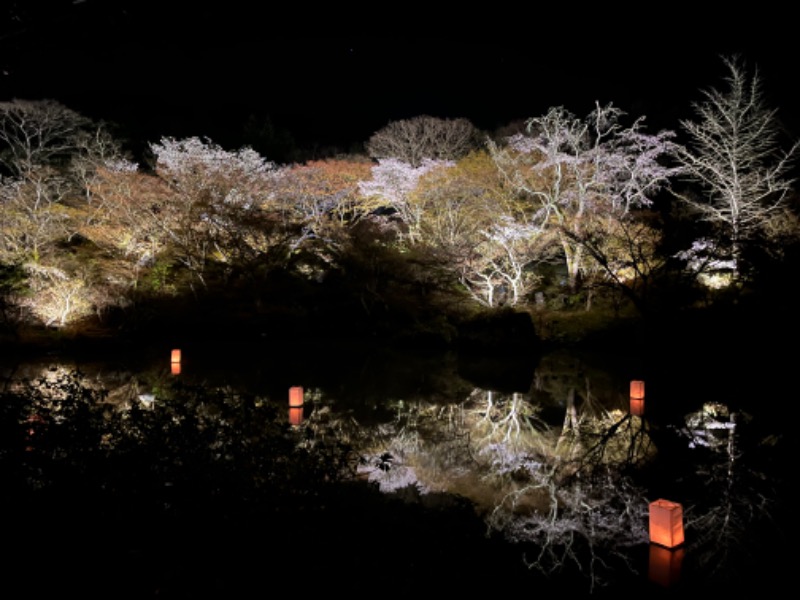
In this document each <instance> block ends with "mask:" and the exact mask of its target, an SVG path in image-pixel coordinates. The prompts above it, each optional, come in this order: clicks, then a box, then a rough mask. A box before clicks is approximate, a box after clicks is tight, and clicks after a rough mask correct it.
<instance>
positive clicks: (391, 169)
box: [358, 158, 454, 245]
mask: <svg viewBox="0 0 800 600" xmlns="http://www.w3.org/2000/svg"><path fill="white" fill-rule="evenodd" d="M453 165H454V163H453V162H452V161H444V160H432V159H424V160H422V161H421V163H420V164H419V165H417V166H415V165H414V164H412V163H409V162H406V161H403V160H399V159H396V158H387V159H382V160H379V161H378V164H376V165H374V166H373V167H372V178H371V179H368V180H365V181H362V182H360V183H359V186H358V187H359V191H360V192H361V194H363V195H364V196H365V197H367V198H376V199H378V200H381V201H382V202H383V203H384V204H385V206H386V207H388V208H391V209H392V210H394V211H395V212H396V213H397V215H398V217H399V218H400V220H401V221H402V222H403V225H404V226H405V230H404V233H403V237H404V238H405V239H406V240H407V242H408V243H409V244H410V245H414V244H416V243H419V242H421V241H422V223H423V221H424V218H425V205H424V202H420V201H419V199H418V198H417V197H416V196H415V195H414V191H415V190H416V189H417V185H418V184H419V181H420V179H421V178H422V177H424V176H425V175H427V174H428V173H430V172H431V171H433V170H435V169H439V168H449V167H452V166H453Z"/></svg>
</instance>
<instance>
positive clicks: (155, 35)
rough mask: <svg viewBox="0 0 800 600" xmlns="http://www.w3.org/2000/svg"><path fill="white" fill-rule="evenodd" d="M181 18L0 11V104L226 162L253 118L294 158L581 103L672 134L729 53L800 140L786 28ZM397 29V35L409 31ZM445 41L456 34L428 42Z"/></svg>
mask: <svg viewBox="0 0 800 600" xmlns="http://www.w3.org/2000/svg"><path fill="white" fill-rule="evenodd" d="M186 6H192V7H193V8H192V9H191V10H189V9H186V8H181V7H180V3H175V4H174V5H172V4H170V3H169V2H168V1H167V0H162V2H153V1H152V0H139V1H138V2H135V1H131V2H115V1H113V0H102V1H101V0H77V1H75V0H61V1H57V0H49V1H46V0H29V1H27V2H23V1H19V2H13V1H12V2H11V3H10V6H9V8H7V9H0V10H4V11H5V12H4V13H2V18H3V21H2V25H1V26H0V69H2V70H1V71H0V100H8V99H11V98H28V99H44V98H51V99H56V100H59V101H61V102H62V103H64V104H66V105H67V106H69V107H70V108H73V109H75V110H77V111H79V112H82V113H83V114H85V115H86V116H89V117H92V118H95V119H102V120H108V121H111V122H116V123H120V124H123V125H124V127H125V130H126V131H127V132H128V134H129V135H134V136H138V137H140V138H142V139H146V140H149V141H158V139H159V138H160V137H161V136H165V135H171V136H176V137H182V136H190V135H199V136H207V137H209V138H211V139H212V140H214V141H217V142H219V143H222V144H223V145H234V144H235V140H236V136H237V135H238V133H239V132H241V131H242V128H243V126H244V122H245V121H246V120H247V118H248V116H250V115H255V116H256V117H258V118H259V119H264V118H267V117H268V118H269V119H270V120H271V121H272V122H273V124H275V125H276V126H278V127H281V128H284V129H287V130H289V131H290V132H292V134H293V135H294V137H295V138H296V139H297V141H298V143H300V144H319V145H328V144H335V145H339V146H342V147H352V145H354V144H358V143H360V142H364V141H366V140H367V139H368V138H369V136H370V135H371V134H372V133H374V132H375V131H377V130H378V129H380V128H381V127H383V126H384V125H386V124H387V123H388V122H390V121H392V120H396V119H400V118H407V117H413V116H417V115H422V114H428V115H432V116H439V117H449V118H455V117H464V118H468V119H470V120H471V121H472V122H473V123H474V124H475V125H476V126H478V127H480V128H481V129H485V130H487V131H491V130H493V129H495V128H497V127H500V126H502V125H505V124H507V123H509V122H511V121H514V120H518V119H525V118H529V117H534V116H539V115H541V114H544V113H545V112H546V110H547V109H548V108H549V107H551V106H565V107H567V108H569V109H570V110H572V111H573V112H575V113H576V114H578V115H580V116H583V115H585V114H586V113H588V112H589V111H590V110H591V109H592V108H593V106H594V102H595V101H599V102H601V103H603V104H605V103H608V102H613V103H614V104H615V105H617V106H619V107H620V108H622V109H624V110H626V111H627V112H628V113H629V114H630V115H631V116H632V117H638V116H646V117H647V123H648V124H649V126H650V128H652V129H661V128H667V129H677V128H678V127H679V124H678V120H679V119H681V118H687V117H691V116H692V115H693V113H692V110H691V102H692V101H696V100H699V99H700V98H701V96H700V91H701V90H702V89H707V88H709V87H724V83H723V82H722V79H721V78H722V77H723V76H724V75H725V70H724V68H723V65H722V61H721V59H720V56H722V55H732V54H734V53H738V54H741V55H742V56H743V57H744V58H745V59H746V60H747V61H748V63H749V64H752V65H757V66H758V68H759V69H760V72H761V75H762V78H763V81H764V89H765V91H766V93H767V94H768V97H769V100H770V102H771V103H772V104H773V105H774V106H775V107H776V108H778V109H779V114H780V115H781V116H782V117H783V118H784V119H785V120H786V122H787V124H788V125H789V126H790V127H791V131H792V132H795V133H796V136H797V137H800V128H798V120H797V118H796V117H797V113H798V112H799V111H798V107H800V91H798V88H800V86H798V85H797V84H796V80H797V77H798V72H800V70H799V69H798V61H797V58H798V56H799V54H798V50H797V49H795V46H800V45H798V44H797V43H796V42H795V41H794V38H793V36H790V35H784V34H783V33H781V30H782V29H784V28H783V27H775V26H774V25H773V26H771V27H772V28H771V29H769V30H768V31H765V25H764V23H762V22H761V20H760V18H759V17H758V14H757V12H753V11H750V12H749V13H748V15H746V16H743V17H742V22H741V23H738V24H737V23H726V22H721V21H719V20H714V21H713V22H711V21H709V22H699V21H697V20H696V19H694V20H693V19H690V18H687V17H685V16H680V17H679V16H677V15H672V16H670V15H664V14H662V15H657V14H656V15H651V16H645V15H641V14H638V13H636V14H628V15H627V17H623V16H622V15H620V16H615V15H613V10H612V9H609V10H607V11H602V12H601V11H599V10H598V11H596V12H595V13H594V14H583V15H582V16H579V17H576V16H575V15H578V14H579V13H580V10H582V9H578V8H576V7H573V9H569V10H567V11H566V12H564V13H563V14H561V13H559V15H558V18H557V19H553V18H552V15H545V14H540V15H538V20H534V19H533V18H532V17H531V16H529V15H524V16H522V15H516V14H515V13H514V11H513V9H512V8H511V6H513V5H509V6H508V7H506V8H505V9H506V13H505V14H503V16H502V18H499V19H498V18H497V17H496V16H493V15H491V14H490V13H481V14H480V15H475V17H476V18H474V19H470V21H469V22H468V23H467V24H464V23H463V22H458V19H459V18H460V17H459V15H458V14H455V15H453V19H454V23H456V22H457V23H458V26H453V27H450V28H445V27H443V23H445V22H446V20H442V19H441V16H440V17H439V18H438V19H437V20H436V22H432V23H431V22H428V21H426V19H428V18H429V17H428V16H427V15H426V14H425V13H420V16H419V21H420V22H424V23H425V24H426V25H428V26H427V27H419V28H418V29H421V30H423V31H424V32H425V35H417V36H415V35H405V36H400V35H396V34H392V33H391V32H389V31H387V32H386V35H375V33H376V32H377V33H380V32H381V31H382V30H383V25H386V24H387V23H390V24H395V22H394V21H393V19H392V15H391V13H387V14H385V15H383V16H382V17H380V18H378V17H376V15H375V14H374V12H368V11H366V9H362V14H361V18H362V19H366V20H365V21H364V22H363V25H362V26H360V27H353V24H354V22H353V19H356V18H358V12H357V11H353V12H352V13H345V12H342V13H341V14H339V15H338V16H339V17H341V18H342V20H349V22H348V26H347V27H346V28H345V27H341V26H339V25H338V24H337V23H334V22H333V21H331V22H330V26H329V27H320V24H321V23H323V24H324V23H325V18H328V17H329V18H331V19H333V18H334V13H335V11H334V10H331V11H330V15H322V16H321V18H319V19H316V20H315V21H314V27H310V26H308V23H306V21H304V20H303V13H304V12H306V13H310V12H312V11H313V10H315V9H313V8H312V7H311V6H310V5H308V4H302V5H301V4H300V3H298V4H297V7H296V10H293V11H290V12H286V13H281V14H279V13H277V12H275V9H273V10H272V11H271V12H270V11H267V12H266V15H265V9H264V5H263V4H260V3H258V2H249V3H241V2H238V0H228V2H225V1H221V2H217V3H214V4H208V5H206V7H205V8H202V7H201V6H202V3H200V2H195V3H191V4H184V7H186ZM286 6H289V5H286ZM567 8H568V7H567ZM382 10H384V11H389V10H391V9H390V8H389V7H386V8H384V9H382ZM563 10H564V7H563V6H562V12H563ZM754 10H755V9H754ZM651 12H652V11H651ZM573 13H575V14H573ZM770 14H771V17H770V18H773V19H777V21H775V22H780V13H775V12H774V11H770ZM625 18H627V19H628V20H629V22H626V21H625V20H624V19H625ZM765 18H766V17H765ZM789 18H790V17H789V16H788V15H787V16H786V19H787V23H788V19H789ZM523 19H524V20H523ZM636 19H639V20H638V21H637V20H636ZM518 20H523V23H524V24H525V26H524V27H518V25H519V24H520V23H518V22H517V21H518ZM571 20H572V21H571ZM408 21H410V19H407V18H406V19H404V20H403V21H402V22H400V23H401V25H402V26H400V27H397V28H396V29H398V30H400V31H411V28H409V27H405V25H406V24H407V22H408ZM355 23H356V24H357V22H355ZM509 26H512V29H507V27H509ZM364 31H366V32H369V33H372V34H373V35H364V34H363V32H364ZM453 31H456V32H458V33H461V34H462V35H459V36H450V35H438V36H437V35H432V34H435V33H437V32H443V33H448V34H449V33H452V32H453ZM464 33H468V35H463V34H464ZM793 113H794V114H793ZM268 158H269V157H268Z"/></svg>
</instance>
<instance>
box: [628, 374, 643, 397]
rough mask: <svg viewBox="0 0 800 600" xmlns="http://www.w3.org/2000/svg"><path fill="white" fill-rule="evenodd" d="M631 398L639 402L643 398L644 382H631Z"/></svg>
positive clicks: (637, 380) (636, 380) (635, 380)
mask: <svg viewBox="0 0 800 600" xmlns="http://www.w3.org/2000/svg"><path fill="white" fill-rule="evenodd" d="M631 398H636V399H637V400H641V399H642V398H644V381H641V380H639V379H634V380H633V381H631Z"/></svg>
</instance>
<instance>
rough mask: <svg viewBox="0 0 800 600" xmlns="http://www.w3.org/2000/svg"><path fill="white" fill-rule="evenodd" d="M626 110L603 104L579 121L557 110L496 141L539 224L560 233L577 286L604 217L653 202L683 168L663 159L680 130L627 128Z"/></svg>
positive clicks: (501, 164)
mask: <svg viewBox="0 0 800 600" xmlns="http://www.w3.org/2000/svg"><path fill="white" fill-rule="evenodd" d="M623 114H624V113H623V112H622V111H621V110H619V109H617V108H615V107H613V106H612V105H607V106H600V105H597V106H596V108H595V110H594V111H592V112H591V113H590V114H589V115H588V116H587V117H586V118H585V119H579V118H577V117H575V116H574V115H572V114H571V113H569V112H568V111H566V110H565V109H564V108H561V107H557V108H551V109H550V110H549V111H548V113H547V114H546V115H544V116H543V117H538V118H533V119H530V120H529V121H528V125H527V132H526V133H524V134H516V135H514V136H512V137H510V138H508V140H507V144H506V145H505V146H500V145H498V144H496V143H490V145H489V148H490V151H491V152H492V156H493V157H494V159H495V162H496V164H497V166H498V169H499V170H500V171H501V172H502V173H503V174H504V176H505V177H506V178H507V180H508V182H509V185H511V186H512V187H514V188H515V189H516V190H517V191H518V192H519V194H520V195H521V197H522V198H523V199H525V200H526V201H527V202H529V203H530V208H529V210H528V214H529V215H530V219H531V223H532V224H533V225H535V226H536V227H538V228H540V229H542V230H545V229H546V230H551V231H554V232H555V233H556V235H557V236H558V240H559V244H560V247H561V252H562V256H563V259H564V262H565V266H566V270H567V276H568V284H569V287H570V289H572V290H576V289H578V287H579V284H580V278H581V273H582V271H583V269H584V266H585V261H586V258H587V257H586V254H587V252H586V248H585V244H584V239H585V237H586V235H587V232H591V231H593V230H594V229H595V228H596V227H597V225H598V219H607V220H608V221H607V222H611V221H612V220H613V219H623V218H628V217H629V215H630V214H631V211H632V210H633V209H637V208H639V207H648V206H650V205H651V204H652V203H653V198H654V197H655V195H656V194H657V193H658V192H659V191H661V190H662V189H663V188H664V187H665V186H666V185H667V184H668V182H669V179H670V177H672V176H673V175H674V174H675V173H676V169H674V168H671V167H669V166H666V165H663V164H662V163H661V161H662V159H664V158H666V157H668V156H670V153H671V152H672V150H673V144H672V142H671V139H672V137H673V134H672V133H671V132H668V131H664V132H661V133H659V134H657V135H649V134H646V133H644V132H643V131H642V129H643V125H644V118H639V119H638V120H636V121H635V122H634V123H633V125H631V126H629V127H624V126H623V125H622V124H621V123H620V119H621V117H622V116H623Z"/></svg>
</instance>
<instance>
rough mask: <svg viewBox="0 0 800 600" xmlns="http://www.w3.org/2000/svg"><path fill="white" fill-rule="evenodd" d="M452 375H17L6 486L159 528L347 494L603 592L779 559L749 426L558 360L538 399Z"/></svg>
mask: <svg viewBox="0 0 800 600" xmlns="http://www.w3.org/2000/svg"><path fill="white" fill-rule="evenodd" d="M170 364H171V367H172V366H174V364H175V363H174V362H172V363H170ZM179 364H180V363H179ZM442 364H444V365H445V366H446V367H447V368H446V369H445V370H444V371H437V370H436V369H435V368H433V367H432V365H430V364H427V365H426V366H425V367H424V368H419V365H417V366H415V367H408V366H405V365H401V364H397V363H396V362H395V364H394V365H393V369H395V370H390V374H387V373H385V372H380V373H378V374H377V375H376V377H377V379H378V380H379V381H380V382H381V383H380V384H379V385H378V386H377V387H371V386H375V385H376V382H375V381H374V380H371V381H369V382H367V381H364V382H363V384H364V385H363V387H361V388H359V387H358V386H353V385H352V383H351V382H352V379H348V378H352V374H348V375H344V374H342V377H341V378H340V377H330V376H328V377H325V378H322V379H314V378H313V377H311V376H309V375H308V374H307V373H304V372H302V371H297V370H295V371H290V372H286V373H284V372H283V369H282V368H277V369H275V372H276V373H278V372H281V374H282V376H281V377H277V376H276V377H275V379H276V380H277V382H276V383H275V384H274V385H269V386H264V385H261V386H256V389H252V388H251V387H248V386H241V385H232V384H230V383H225V380H224V379H222V380H214V379H213V378H211V377H209V374H210V371H204V370H202V369H199V370H198V372H199V373H203V377H195V378H194V379H193V378H192V377H191V376H190V373H189V372H188V370H185V371H184V373H183V374H182V375H181V377H180V378H175V377H172V376H170V373H173V372H174V371H172V370H171V369H170V371H169V372H166V366H161V367H158V368H157V369H155V370H153V371H146V370H142V371H135V372H132V371H124V370H108V369H100V370H96V371H94V372H84V371H78V370H76V368H75V365H70V364H64V365H48V366H47V367H45V368H43V369H41V370H39V371H35V370H27V371H24V370H22V371H18V372H16V373H15V374H14V376H13V377H11V376H9V377H8V378H7V381H6V385H5V389H4V394H3V413H2V427H3V437H2V444H3V447H2V449H3V454H2V460H3V467H4V469H3V476H4V478H5V479H6V480H7V481H8V482H10V486H9V487H10V488H12V489H14V490H15V495H18V496H19V497H20V498H21V499H22V500H21V502H22V503H23V504H24V502H25V500H24V499H25V498H26V497H27V495H28V494H34V493H40V492H43V491H45V492H48V493H52V494H57V493H62V492H65V491H67V492H69V493H70V494H73V495H74V494H75V493H76V489H79V490H80V494H81V501H82V502H88V503H89V504H91V505H92V506H106V507H114V506H119V505H124V504H127V503H128V502H131V501H133V500H131V499H136V501H137V502H139V503H140V505H139V508H138V510H144V511H146V512H149V513H150V514H154V515H158V517H159V519H163V518H164V515H165V514H172V512H173V511H177V512H178V513H181V511H189V510H194V509H190V508H188V507H189V506H191V505H192V503H197V502H198V501H199V500H198V499H203V500H202V501H200V502H201V504H202V505H204V506H206V508H208V507H209V506H212V505H213V506H215V507H218V506H219V505H220V504H222V505H225V502H234V500H233V499H234V498H235V505H236V508H237V510H241V509H242V505H243V504H249V505H255V506H262V505H265V504H269V505H270V506H273V505H275V504H276V503H277V504H278V505H283V503H286V502H289V500H287V498H289V497H291V498H292V499H293V501H294V500H298V498H302V500H299V501H300V502H301V503H302V502H305V503H308V502H309V500H308V499H309V498H312V497H319V494H321V493H322V492H321V491H320V489H321V486H325V485H329V484H331V483H335V484H343V483H346V482H367V483H368V484H369V485H371V486H374V487H375V488H377V489H379V490H380V491H381V492H383V493H384V494H387V495H389V494H392V495H397V496H400V497H402V498H404V499H406V500H408V501H419V499H420V498H422V497H425V496H431V497H433V496H437V495H438V496H441V495H448V496H451V497H456V498H463V499H467V500H468V501H469V503H470V505H471V506H472V507H473V509H474V511H475V514H476V515H477V516H478V517H480V519H481V520H482V522H483V523H484V524H485V526H486V530H487V533H489V534H497V535H500V536H502V538H503V539H505V540H506V541H507V542H508V543H509V544H512V545H516V546H518V547H519V548H520V553H519V554H520V557H519V559H520V561H521V562H524V564H525V566H526V567H527V568H528V569H530V570H531V571H532V572H536V573H539V574H542V575H543V576H544V577H546V578H548V579H549V578H554V577H559V576H560V575H564V574H568V575H569V574H575V573H578V574H579V576H580V577H581V578H582V580H583V581H585V588H586V590H587V591H589V592H595V591H597V590H599V589H603V587H604V586H613V585H614V582H619V581H620V580H633V581H638V582H641V581H649V582H651V583H656V584H658V585H660V586H662V587H665V588H670V589H672V588H674V587H675V586H676V585H678V583H681V584H682V583H683V582H685V581H687V580H689V581H691V582H692V585H698V584H699V582H702V581H704V580H706V579H707V580H709V581H711V582H713V583H714V585H718V584H719V582H720V581H729V580H730V578H731V577H734V576H735V575H732V574H731V572H732V570H731V565H734V568H733V572H734V574H735V572H736V569H735V566H736V565H737V564H740V561H742V560H744V559H745V558H746V557H751V556H752V555H753V553H754V552H757V551H758V550H759V549H763V544H764V543H765V542H766V543H767V544H769V543H770V542H771V538H769V537H766V536H767V535H768V534H766V533H765V532H766V531H767V530H766V529H765V524H764V521H765V517H767V516H769V515H770V514H771V513H772V512H773V510H774V509H775V506H776V502H777V496H778V491H779V486H778V485H777V483H774V480H773V479H772V478H773V476H774V473H771V472H770V471H769V470H768V469H767V468H766V467H767V466H768V463H769V458H766V459H763V457H762V453H767V457H768V456H769V454H768V451H769V450H770V448H768V447H767V446H766V445H765V444H764V443H763V442H764V440H763V438H760V437H759V438H752V437H748V436H749V435H750V433H749V430H748V427H749V426H750V425H751V424H752V421H753V419H754V417H753V416H752V415H750V414H747V413H743V412H736V411H731V410H730V409H729V408H728V407H727V406H726V405H725V404H724V403H722V402H705V403H703V404H702V405H701V406H700V407H698V409H697V410H696V411H692V412H689V413H687V414H685V415H684V416H683V418H682V419H680V420H672V421H670V420H666V421H665V422H656V421H654V420H651V419H650V418H649V417H648V416H646V415H645V414H644V413H643V411H641V410H638V409H634V406H633V404H632V403H631V401H632V398H631V397H630V393H629V382H630V379H629V378H628V377H627V373H626V372H624V371H623V372H622V373H609V372H606V371H602V370H596V369H593V368H592V367H591V366H589V365H588V364H586V363H584V362H582V361H581V360H580V359H577V358H575V357H574V356H571V355H569V354H567V353H554V354H552V355H548V356H543V357H541V359H540V360H539V361H538V363H537V364H536V365H535V368H534V369H533V373H532V375H531V377H530V385H529V386H528V387H527V389H518V388H519V387H520V386H510V387H508V388H505V389H499V388H498V389H486V388H484V387H478V386H476V385H475V383H474V382H473V381H470V380H469V379H466V378H465V377H464V376H463V375H464V373H463V368H462V369H460V370H459V369H458V368H457V367H455V366H454V365H451V364H449V363H447V361H441V363H440V365H439V366H440V367H441V365H442ZM30 369H34V368H33V367H30ZM363 373H364V371H363V370H362V371H361V374H362V377H363ZM409 373H414V374H415V377H416V379H414V385H409V378H410V376H409ZM477 379H478V380H479V381H480V380H481V378H480V377H478V378H477ZM392 381H393V382H395V384H396V385H390V383H391V382H392ZM287 382H290V383H287ZM514 388H517V389H514ZM630 389H632V388H630ZM376 390H378V392H377V393H376ZM651 390H652V387H651ZM649 393H650V392H649ZM287 394H288V399H289V407H288V416H287V406H286V400H287ZM773 450H774V449H773ZM778 450H779V448H778ZM21 451H22V452H21ZM661 496H667V497H670V498H675V499H680V501H681V502H682V504H683V506H684V507H685V515H686V544H685V546H684V547H683V548H682V549H681V550H680V551H679V552H674V551H672V552H670V553H667V554H665V553H664V552H661V551H660V550H658V549H653V547H652V545H650V544H649V537H648V529H647V526H648V506H649V503H650V502H651V501H652V500H654V499H655V498H658V497H661ZM190 498H191V502H189V499H190ZM221 499H225V502H221ZM279 499H280V500H279ZM312 505H313V503H312ZM309 506H311V505H309ZM102 510H112V511H113V510H114V509H113V508H112V509H108V508H104V509H102ZM754 529H756V530H759V531H760V532H761V535H762V539H760V540H758V541H757V542H753V541H752V538H751V537H750V532H751V531H752V530H754ZM687 571H688V574H689V577H687V576H686V575H687ZM679 575H681V576H680V577H679Z"/></svg>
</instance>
